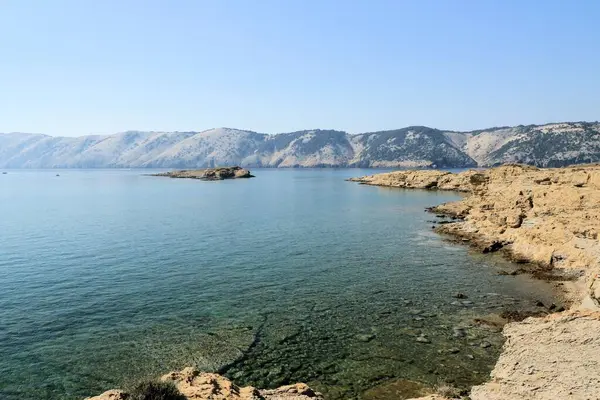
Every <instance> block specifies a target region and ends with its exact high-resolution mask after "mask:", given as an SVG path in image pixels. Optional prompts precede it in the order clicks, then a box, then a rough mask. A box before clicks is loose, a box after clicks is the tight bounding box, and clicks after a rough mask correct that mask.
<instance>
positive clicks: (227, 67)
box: [0, 0, 600, 136]
mask: <svg viewBox="0 0 600 400" xmlns="http://www.w3.org/2000/svg"><path fill="white" fill-rule="evenodd" d="M599 21H600V1H596V0H578V1H563V0H559V1H555V0H518V1H511V0H499V1H494V0H437V1H431V0H415V1H402V0H391V1H385V0H364V1H358V0H339V1H334V0H316V1H312V0H215V1H211V0H206V1H204V0H190V1H184V0H162V1H156V0H143V1H142V0H102V1H96V0H93V1H92V0H69V1H66V0H65V1H62V0H37V1H34V0H0V132H31V133H46V134H50V135H60V136H80V135H86V134H110V133H115V132H122V131H126V130H155V131H176V130H177V131H201V130H205V129H210V128H216V127H231V128H239V129H248V130H253V131H257V132H263V133H279V132H290V131H296V130H303V129H313V128H322V129H339V130H345V131H348V132H350V133H359V132H371V131H378V130H384V129H396V128H401V127H405V126H410V125H426V126H430V127H434V128H440V129H453V130H471V129H480V128H488V127H493V126H504V125H518V124H532V123H546V122H552V121H582V120H587V121H596V120H598V119H600V73H599V71H600V27H599V25H598V23H599Z"/></svg>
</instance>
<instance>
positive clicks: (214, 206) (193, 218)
mask: <svg viewBox="0 0 600 400" xmlns="http://www.w3.org/2000/svg"><path fill="white" fill-rule="evenodd" d="M149 172H150V171H139V170H137V171H136V170H133V171H119V170H92V171H88V170H66V171H9V173H8V174H7V175H0V205H1V207H2V208H1V213H2V216H1V217H0V272H1V274H0V289H1V291H0V398H2V399H7V400H12V399H38V400H39V399H42V400H43V399H57V398H61V399H76V398H81V397H85V396H87V395H91V394H97V393H99V392H102V391H104V390H106V389H110V388H114V387H119V386H122V385H126V384H128V383H129V382H132V381H134V380H136V379H139V378H141V377H146V376H154V375H158V374H160V373H164V372H166V371H168V370H172V369H174V368H182V367H184V366H187V365H197V366H199V367H200V368H203V369H209V370H220V371H221V372H223V373H225V374H226V375H227V376H229V377H231V378H233V379H235V380H236V382H238V383H242V384H253V385H257V386H260V387H264V386H277V385H280V384H285V383H289V382H295V381H305V382H309V383H310V384H311V385H314V386H315V387H316V388H317V389H319V390H322V391H324V392H325V393H326V394H327V395H328V398H331V399H335V398H371V399H375V398H377V399H383V398H387V397H386V396H388V395H387V394H386V393H387V392H386V391H385V390H379V391H378V388H385V387H387V386H386V385H388V386H389V385H394V384H396V382H398V379H406V380H410V381H416V382H419V383H421V384H423V385H434V384H436V383H439V382H442V381H444V382H450V383H453V384H454V385H456V386H460V387H468V386H469V385H471V384H474V383H479V382H481V381H483V380H485V378H486V376H487V374H488V373H489V371H490V370H491V367H492V366H493V364H494V363H495V360H496V358H497V356H498V354H499V351H500V347H501V345H502V338H501V335H500V333H499V332H498V330H497V329H491V328H489V327H488V328H486V327H484V326H478V325H476V324H474V323H473V318H474V317H476V316H481V315H487V314H491V313H497V312H500V311H502V310H506V309H513V308H530V307H532V305H533V304H534V302H535V301H536V300H538V299H541V300H542V301H544V302H546V303H549V302H551V301H555V299H554V298H553V293H552V289H551V287H550V286H549V285H548V284H546V283H544V282H541V281H535V280H532V279H530V278H527V277H525V276H516V277H515V276H498V275H497V272H498V270H499V269H502V268H506V267H507V265H506V263H505V262H504V261H502V260H500V259H498V258H495V257H482V256H480V255H473V254H470V253H469V251H468V250H467V249H466V248H464V247H461V246H454V245H451V244H449V243H446V242H444V241H443V240H442V239H441V238H440V237H438V236H437V235H435V234H434V233H432V232H431V223H430V222H428V220H431V219H432V217H433V216H432V215H430V214H427V213H424V212H423V209H424V208H425V207H426V206H431V205H435V204H439V203H441V202H445V201H451V200H455V199H458V198H459V195H457V194H453V193H446V192H431V191H405V190H396V189H386V188H377V187H368V186H360V185H357V184H354V183H350V182H345V181H344V179H345V178H347V177H351V176H359V175H365V174H370V173H373V172H374V171H372V170H371V171H369V170H356V169H347V170H333V169H326V170H255V171H253V172H254V173H255V174H256V175H257V178H255V179H251V180H240V181H223V182H201V181H195V180H178V179H168V178H158V177H150V176H144V175H143V174H145V173H149ZM378 172H380V171H378ZM57 173H59V174H60V176H59V177H57V176H56V174H57ZM457 292H462V293H465V294H467V295H468V299H461V300H458V299H456V298H454V297H453V295H454V294H455V293H457ZM459 328H462V329H459ZM419 337H424V338H426V339H427V341H428V342H429V343H421V342H418V341H417V338H419ZM488 344H489V345H490V346H489V347H487V345H488ZM482 345H483V347H482ZM388 397H389V396H388ZM394 398H397V397H394Z"/></svg>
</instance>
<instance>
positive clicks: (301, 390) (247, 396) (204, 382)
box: [86, 367, 323, 400]
mask: <svg viewBox="0 0 600 400" xmlns="http://www.w3.org/2000/svg"><path fill="white" fill-rule="evenodd" d="M160 379H161V380H162V381H164V382H173V383H174V384H175V386H176V387H177V389H178V390H179V391H180V392H181V394H183V395H184V396H185V397H186V398H187V399H188V400H323V396H322V395H321V394H320V393H318V392H315V391H313V390H312V389H311V388H310V387H309V386H308V385H306V384H304V383H296V384H294V385H287V386H282V387H279V388H277V389H269V390H258V389H256V388H255V387H252V386H246V387H240V386H237V385H236V384H234V383H233V382H231V381H230V380H229V379H227V378H225V377H224V376H221V375H219V374H213V373H209V372H202V371H199V370H197V369H196V368H193V367H188V368H184V369H183V370H181V371H174V372H169V373H168V374H166V375H163V376H162V377H161V378H160ZM127 397H128V395H127V393H125V392H123V391H120V390H109V391H108V392H105V393H103V394H101V395H100V396H96V397H91V398H88V399H86V400H126V399H127Z"/></svg>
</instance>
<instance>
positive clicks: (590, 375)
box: [470, 312, 600, 400]
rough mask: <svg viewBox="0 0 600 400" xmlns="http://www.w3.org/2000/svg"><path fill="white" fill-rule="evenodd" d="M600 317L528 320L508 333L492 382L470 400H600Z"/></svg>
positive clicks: (579, 315)
mask: <svg viewBox="0 0 600 400" xmlns="http://www.w3.org/2000/svg"><path fill="white" fill-rule="evenodd" d="M599 327H600V313H598V312H568V313H558V314H553V315H550V316H548V317H545V318H542V319H539V318H537V319H536V318H528V319H526V320H525V321H523V322H519V323H511V324H508V325H506V327H505V328H504V335H505V336H506V339H507V342H506V345H505V346H504V351H503V352H502V354H501V356H500V359H499V360H498V362H497V363H496V366H495V368H494V370H493V371H492V373H491V380H490V382H488V383H486V384H484V385H481V386H475V387H474V388H473V389H472V391H471V396H470V397H471V399H472V400H522V399H539V400H555V399H597V398H598V396H600V336H598V329H599Z"/></svg>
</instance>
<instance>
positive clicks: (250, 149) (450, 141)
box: [0, 122, 600, 169]
mask: <svg viewBox="0 0 600 400" xmlns="http://www.w3.org/2000/svg"><path fill="white" fill-rule="evenodd" d="M0 149H2V151H0V168H176V169H197V168H214V167H217V166H224V165H240V166H241V167H244V168H294V167H304V168H325V167H334V168H348V167H357V168H471V167H490V166H495V165H501V164H505V163H515V162H516V163H523V164H530V165H535V166H538V167H560V166H566V165H573V164H583V163H592V162H600V123H598V122H564V123H554V124H545V125H527V126H524V125H519V126H514V127H499V128H489V129H482V130H476V131H469V132H456V131H452V130H442V129H434V128H429V127H426V126H410V127H406V128H402V129H395V130H389V131H379V132H368V133H360V134H348V133H347V132H344V131H337V130H321V129H314V130H304V131H298V132H290V133H279V134H275V135H269V134H262V133H256V132H252V131H247V130H240V129H230V128H219V129H210V130H207V131H203V132H140V131H128V132H123V133H117V134H114V135H105V136H101V135H91V136H80V137H52V136H47V135H41V134H27V133H8V134H0Z"/></svg>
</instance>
